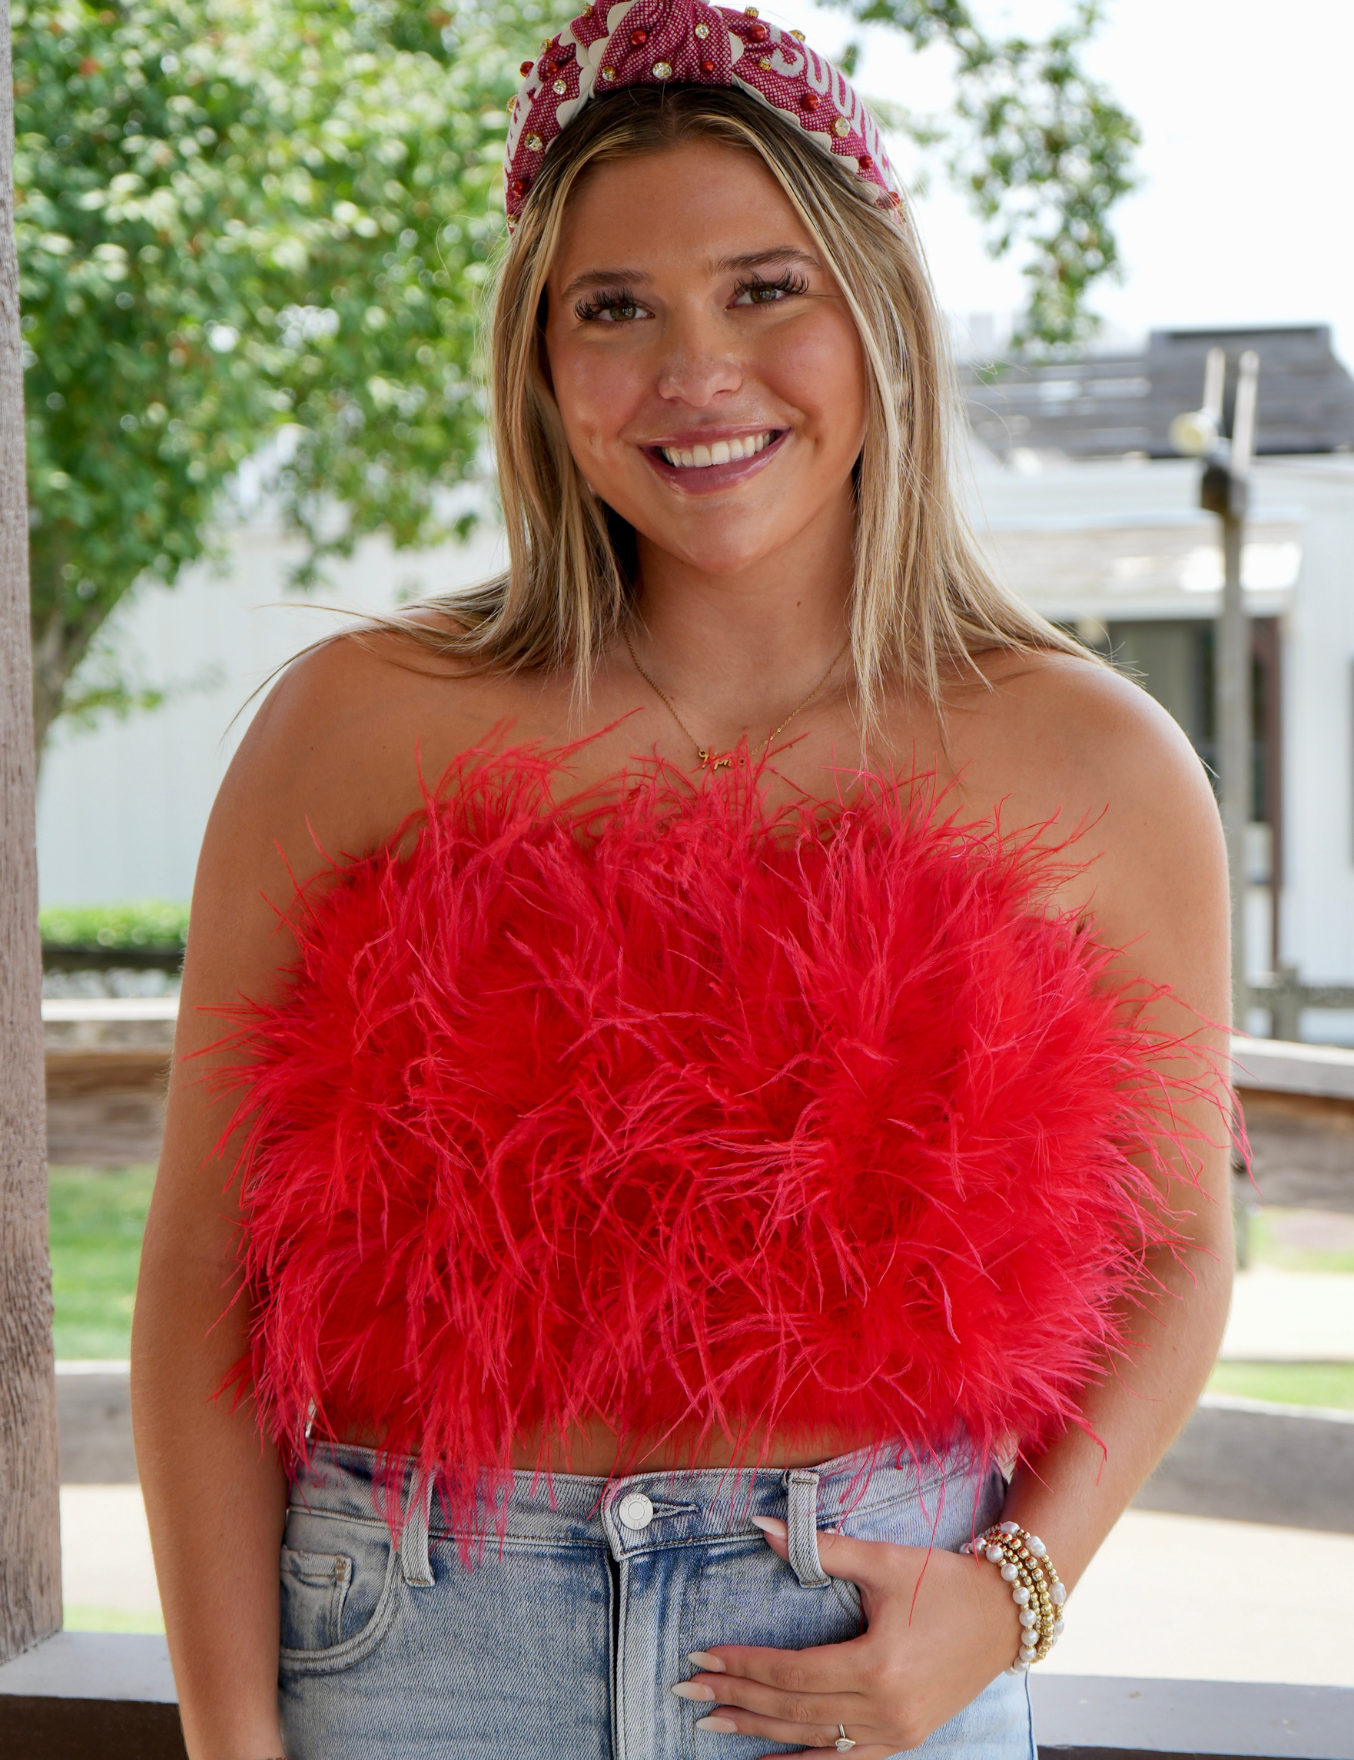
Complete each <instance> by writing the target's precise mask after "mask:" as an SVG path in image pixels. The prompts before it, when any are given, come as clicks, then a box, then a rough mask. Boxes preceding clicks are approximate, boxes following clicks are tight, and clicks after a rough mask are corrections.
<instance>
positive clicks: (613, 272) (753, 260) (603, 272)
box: [561, 244, 820, 299]
mask: <svg viewBox="0 0 1354 1760" xmlns="http://www.w3.org/2000/svg"><path fill="white" fill-rule="evenodd" d="M787 262H791V263H803V264H805V265H807V266H808V267H809V268H812V269H817V268H818V267H819V266H820V265H819V262H818V259H817V258H816V257H813V256H810V254H809V253H808V251H804V250H800V248H799V246H798V245H793V244H778V245H772V246H771V247H770V248H769V249H768V250H764V251H746V252H743V253H741V254H740V255H738V256H733V257H720V258H719V259H718V261H716V262H714V263H712V264H711V265H710V267H711V268H712V269H713V270H714V271H715V272H716V273H717V274H722V275H727V274H729V273H731V272H733V271H736V270H739V269H763V268H765V267H766V266H767V265H768V264H769V263H787ZM652 280H653V276H652V275H646V274H645V273H644V271H643V270H642V269H587V270H585V271H584V272H583V274H581V275H575V276H574V278H573V280H572V281H571V282H570V283H569V285H568V286H567V287H566V288H565V289H564V292H563V294H562V295H561V297H562V298H564V299H571V298H572V297H573V296H574V294H576V293H584V292H586V291H587V290H588V289H589V288H593V287H615V286H617V285H624V286H630V285H632V284H633V285H635V286H641V287H642V286H644V285H646V284H647V283H648V282H651V281H652Z"/></svg>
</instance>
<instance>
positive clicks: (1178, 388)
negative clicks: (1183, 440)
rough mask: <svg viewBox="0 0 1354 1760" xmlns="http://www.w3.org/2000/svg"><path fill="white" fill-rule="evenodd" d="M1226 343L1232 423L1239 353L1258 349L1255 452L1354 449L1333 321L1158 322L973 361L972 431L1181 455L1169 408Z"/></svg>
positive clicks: (1076, 451) (1098, 451)
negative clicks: (1109, 340)
mask: <svg viewBox="0 0 1354 1760" xmlns="http://www.w3.org/2000/svg"><path fill="white" fill-rule="evenodd" d="M1214 347H1217V348H1222V349H1224V350H1225V351H1226V355H1227V392H1226V401H1225V408H1224V430H1226V428H1227V427H1228V426H1229V425H1230V421H1231V414H1232V402H1233V397H1234V393H1235V388H1236V378H1237V363H1238V361H1239V360H1240V357H1241V355H1242V353H1243V352H1244V351H1245V350H1246V349H1254V350H1255V351H1256V353H1257V354H1258V355H1259V356H1260V394H1259V410H1258V423H1257V435H1256V451H1257V452H1259V453H1270V454H1278V453H1295V454H1311V453H1317V452H1342V451H1347V450H1351V449H1354V379H1351V377H1350V375H1349V373H1348V372H1347V371H1346V370H1345V368H1344V366H1343V365H1342V364H1341V362H1340V361H1338V360H1337V359H1336V357H1335V354H1334V352H1333V351H1332V349H1331V333H1330V327H1329V326H1328V325H1326V324H1310V325H1304V326H1292V327H1286V328H1277V329H1250V330H1154V331H1153V332H1152V334H1151V337H1150V339H1149V341H1148V346H1147V348H1146V350H1145V351H1143V352H1141V353H1137V354H1094V355H1084V356H1082V357H1081V358H1079V359H1074V360H1067V361H1058V362H1055V363H1049V364H1046V365H1027V364H1023V363H1020V362H1012V363H1009V364H1007V363H982V362H976V361H971V362H969V363H967V365H966V366H965V368H964V369H963V389H964V401H965V404H966V407H967V411H968V417H969V422H970V424H971V425H972V428H973V431H974V434H975V435H976V436H977V438H978V439H979V440H981V441H982V442H983V443H984V445H986V446H987V447H989V448H990V449H991V450H992V451H993V452H995V453H996V454H997V456H998V457H1000V458H1009V457H1010V456H1011V454H1012V453H1013V452H1017V451H1020V450H1022V449H1023V450H1027V451H1032V452H1046V451H1051V452H1057V453H1061V454H1063V455H1065V456H1066V457H1069V458H1107V457H1114V456H1116V455H1122V454H1124V453H1137V454H1140V455H1146V456H1147V457H1149V458H1173V457H1175V456H1176V454H1175V449H1174V448H1173V447H1172V445H1171V443H1170V440H1169V439H1168V437H1167V432H1168V429H1169V427H1170V424H1171V420H1172V418H1173V417H1175V416H1177V415H1179V414H1180V413H1181V411H1182V410H1192V409H1197V408H1198V407H1199V404H1200V402H1201V400H1202V397H1203V382H1204V359H1205V356H1206V355H1207V353H1208V350H1209V349H1210V348H1214Z"/></svg>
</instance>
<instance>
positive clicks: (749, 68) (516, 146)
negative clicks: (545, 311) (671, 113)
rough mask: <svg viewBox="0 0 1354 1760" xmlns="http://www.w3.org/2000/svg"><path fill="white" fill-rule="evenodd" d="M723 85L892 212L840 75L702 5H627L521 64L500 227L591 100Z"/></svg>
mask: <svg viewBox="0 0 1354 1760" xmlns="http://www.w3.org/2000/svg"><path fill="white" fill-rule="evenodd" d="M669 81H673V82H675V83H676V84H679V85H696V86H724V87H728V88H729V89H731V90H739V91H744V92H749V93H751V95H752V96H753V97H754V98H760V99H761V100H762V102H763V103H764V104H768V105H770V106H771V108H772V109H774V110H779V111H781V112H782V113H783V114H784V115H786V116H789V117H792V118H793V119H794V120H795V121H796V122H797V123H798V124H799V126H800V127H801V128H802V129H803V130H804V132H805V134H806V135H807V136H808V137H809V139H810V140H811V141H814V142H815V143H816V144H817V145H818V146H819V147H821V148H822V150H823V151H824V152H825V153H831V154H832V156H833V158H834V159H836V160H837V162H838V163H839V164H840V165H841V166H842V167H843V169H844V170H846V171H849V172H853V173H854V174H855V175H856V176H858V177H859V178H860V179H861V180H862V181H863V182H866V183H870V184H872V185H874V190H875V200H876V201H877V202H878V203H879V204H880V206H881V207H887V208H890V209H891V210H892V211H894V212H895V213H896V212H897V210H898V208H899V206H900V198H899V195H898V190H897V180H896V179H895V177H894V173H893V167H892V166H891V165H890V164H889V160H888V155H887V153H885V151H884V148H883V145H882V143H881V142H880V138H879V127H878V124H877V123H876V122H875V119H874V117H873V116H871V115H870V113H869V111H868V110H867V109H866V108H865V105H864V104H863V103H862V102H861V99H860V95H859V93H858V92H856V90H855V89H854V87H853V86H852V85H851V82H850V81H849V80H848V79H847V78H846V76H845V74H843V73H842V72H840V71H839V69H837V68H835V67H833V66H832V65H831V64H830V63H829V62H827V61H824V60H823V58H822V56H821V55H818V54H816V53H815V52H814V50H812V49H810V48H809V46H808V45H807V44H806V43H805V42H803V41H802V40H801V39H800V37H799V34H798V32H795V31H783V30H781V29H780V27H779V26H778V25H774V24H768V23H766V22H765V21H764V20H762V19H760V18H759V17H758V16H757V8H756V7H755V6H749V7H748V8H747V9H746V11H743V12H734V11H731V10H730V9H728V8H727V7H723V6H707V5H705V4H703V3H702V0H628V4H622V5H618V6H612V7H610V8H605V9H604V8H603V6H601V5H594V6H589V7H588V8H587V10H586V11H585V12H581V13H580V14H579V15H578V17H577V18H576V19H574V20H573V21H572V22H571V23H570V24H567V25H565V27H564V29H563V30H562V31H561V32H560V33H559V35H558V36H555V37H550V38H548V39H547V40H546V41H545V42H544V43H543V44H542V45H541V53H540V55H539V56H538V57H537V59H536V60H535V61H524V62H523V63H522V85H521V89H520V90H519V91H518V94H517V96H516V97H515V98H514V99H513V102H512V109H511V111H510V113H509V118H508V140H507V146H506V149H505V151H504V155H503V170H504V181H505V183H506V186H507V187H506V190H505V197H506V204H507V210H508V225H509V226H510V227H511V226H513V225H514V224H515V223H516V220H517V217H518V215H519V214H520V213H521V211H522V204H523V202H524V201H525V200H526V198H527V195H528V193H529V191H530V189H531V186H532V183H533V181H534V180H535V177H536V174H537V172H538V171H539V170H540V168H541V161H542V159H543V158H544V156H545V154H546V153H547V152H548V151H549V150H550V146H551V143H552V142H553V141H554V140H555V138H556V136H557V135H558V134H559V133H560V131H561V130H562V129H563V128H565V127H566V126H567V124H568V123H569V122H571V121H572V120H573V118H574V117H575V116H576V115H577V114H578V112H579V111H580V110H581V109H582V108H583V106H584V105H585V104H586V103H587V102H588V100H589V99H590V98H594V97H598V96H601V95H603V94H605V93H606V92H615V91H620V90H621V89H622V88H623V87H625V86H653V85H666V84H667V83H668V82H669Z"/></svg>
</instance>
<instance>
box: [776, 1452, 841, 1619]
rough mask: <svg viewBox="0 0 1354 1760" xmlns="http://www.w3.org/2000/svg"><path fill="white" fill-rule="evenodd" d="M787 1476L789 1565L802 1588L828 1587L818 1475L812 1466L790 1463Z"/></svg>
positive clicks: (785, 1476)
mask: <svg viewBox="0 0 1354 1760" xmlns="http://www.w3.org/2000/svg"><path fill="white" fill-rule="evenodd" d="M784 1480H785V1490H786V1495H787V1499H788V1504H789V1507H788V1509H787V1511H786V1527H787V1528H788V1529H789V1536H788V1539H789V1548H790V1567H791V1569H792V1570H793V1571H794V1573H795V1575H796V1576H797V1577H798V1578H799V1586H800V1588H801V1589H826V1587H827V1586H828V1584H829V1582H830V1581H831V1580H832V1579H831V1578H830V1577H829V1576H828V1574H827V1572H826V1571H825V1570H824V1569H823V1566H822V1564H821V1562H820V1561H819V1558H818V1475H817V1473H815V1472H814V1471H813V1469H812V1468H811V1467H790V1468H787V1470H786V1472H785V1475H784Z"/></svg>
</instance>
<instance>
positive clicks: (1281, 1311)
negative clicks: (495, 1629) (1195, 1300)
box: [1218, 1265, 1354, 1363]
mask: <svg viewBox="0 0 1354 1760" xmlns="http://www.w3.org/2000/svg"><path fill="white" fill-rule="evenodd" d="M1218 1355H1219V1357H1220V1358H1221V1360H1222V1361H1223V1362H1242V1363H1255V1362H1286V1363H1351V1362H1354V1275H1348V1274H1345V1273H1343V1272H1332V1271H1279V1270H1276V1269H1275V1268H1274V1267H1273V1266H1270V1265H1256V1266H1254V1267H1253V1268H1252V1269H1251V1270H1249V1271H1241V1272H1238V1274H1237V1278H1236V1283H1235V1285H1234V1286H1233V1293H1232V1312H1231V1315H1230V1317H1229V1318H1228V1321H1227V1331H1226V1334H1225V1335H1224V1337H1223V1341H1222V1349H1221V1351H1219V1353H1218Z"/></svg>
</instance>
